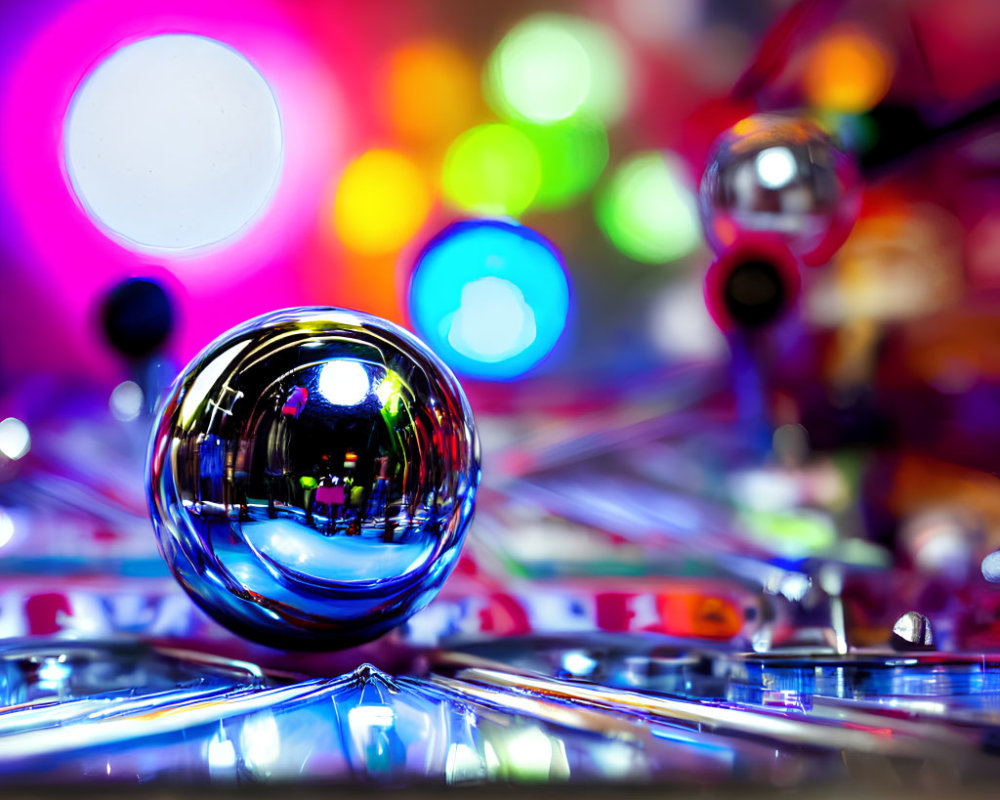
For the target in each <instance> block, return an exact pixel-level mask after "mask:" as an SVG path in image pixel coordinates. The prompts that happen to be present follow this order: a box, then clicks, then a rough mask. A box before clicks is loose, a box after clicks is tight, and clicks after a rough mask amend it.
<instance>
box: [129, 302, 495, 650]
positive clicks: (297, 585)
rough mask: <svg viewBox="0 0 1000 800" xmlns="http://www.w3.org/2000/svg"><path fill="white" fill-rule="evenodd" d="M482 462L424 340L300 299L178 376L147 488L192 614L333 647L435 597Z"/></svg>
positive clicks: (449, 380) (456, 397) (456, 398)
mask: <svg viewBox="0 0 1000 800" xmlns="http://www.w3.org/2000/svg"><path fill="white" fill-rule="evenodd" d="M479 475H480V470H479V444H478V439H477V435H476V428H475V424H474V421H473V418H472V412H471V410H470V408H469V404H468V401H467V400H466V398H465V395H464V394H463V392H462V388H461V387H460V386H459V384H458V381H457V380H456V379H455V377H454V375H452V373H451V371H450V370H449V369H448V368H447V367H446V366H445V365H444V364H443V363H442V362H441V361H440V360H439V359H438V358H437V356H435V355H434V354H433V353H432V352H431V351H430V350H428V348H427V347H426V346H425V345H424V344H423V343H422V342H420V341H419V340H418V339H416V338H415V337H414V336H412V335H411V334H409V333H408V332H406V331H405V330H403V329H402V328H400V327H398V326H396V325H394V324H392V323H390V322H386V321H385V320H381V319H378V318H376V317H373V316H369V315H367V314H361V313H357V312H353V311H344V310H340V309H335V308H297V309H290V310H286V311H278V312H275V313H272V314H267V315H265V316H262V317H258V318H256V319H253V320H250V321H249V322H247V323H245V324H243V325H241V326H239V327H238V328H235V329H233V330H231V331H230V332H229V333H227V334H225V335H224V336H222V337H221V338H219V339H217V340H216V341H215V342H213V343H212V344H211V345H209V346H208V347H207V348H206V349H205V350H204V351H203V352H202V353H201V354H200V355H199V356H198V357H197V358H196V359H195V360H194V361H193V362H191V364H189V365H188V367H187V368H186V369H185V370H184V371H183V372H182V373H181V374H180V376H179V377H178V378H177V380H176V381H175V382H174V384H173V386H172V387H171V388H170V390H169V392H168V394H167V395H166V397H165V398H164V399H163V401H162V403H161V407H160V411H159V414H158V416H157V419H156V421H155V423H154V427H153V432H152V435H151V440H150V446H149V456H148V466H147V491H148V499H149V506H150V512H151V515H152V518H153V525H154V527H155V529H156V535H157V537H158V539H159V545H160V551H161V552H162V554H163V557H164V558H165V559H166V561H167V563H168V564H169V566H170V569H171V571H172V572H173V574H174V576H175V577H176V579H177V580H178V581H179V582H180V584H181V586H183V587H184V589H185V590H186V591H187V592H188V594H189V595H191V597H192V598H193V599H194V600H195V602H196V603H197V604H198V605H199V606H201V607H202V608H203V609H204V610H205V611H206V612H208V613H209V614H210V615H211V616H212V617H214V618H215V619H216V620H218V621H219V622H221V623H222V624H223V625H225V626H227V627H228V628H230V629H231V630H233V631H235V632H237V633H239V634H240V635H242V636H244V637H246V638H248V639H252V640H254V641H257V642H260V643H262V644H265V645H270V646H272V647H280V648H287V649H309V650H334V649H339V648H342V647H348V646H351V645H354V644H357V643H360V642H363V641H367V640H370V639H373V638H375V637H377V636H380V635H381V634H383V633H385V632H386V631H388V630H389V629H391V628H393V627H394V626H396V625H398V624H399V623H401V622H402V621H403V620H405V619H406V618H407V617H409V616H410V615H411V614H413V613H415V612H416V611H419V610H420V609H421V608H423V607H424V606H425V605H427V603H428V602H430V600H431V599H432V598H433V597H434V595H435V594H437V591H438V590H439V589H440V588H441V585H442V584H443V583H444V581H445V579H446V578H447V577H448V575H449V573H450V572H451V570H452V569H453V568H454V566H455V563H456V562H457V560H458V556H459V552H460V550H461V547H462V541H463V539H464V537H465V531H466V528H467V527H468V524H469V520H470V518H471V517H472V510H473V504H474V501H475V495H476V489H477V487H478V484H479Z"/></svg>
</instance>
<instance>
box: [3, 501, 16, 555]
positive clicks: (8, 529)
mask: <svg viewBox="0 0 1000 800" xmlns="http://www.w3.org/2000/svg"><path fill="white" fill-rule="evenodd" d="M13 538H14V520H13V519H11V516H10V514H8V513H7V512H6V511H4V510H3V509H2V508H0V547H5V546H6V545H8V544H9V543H10V540H11V539H13Z"/></svg>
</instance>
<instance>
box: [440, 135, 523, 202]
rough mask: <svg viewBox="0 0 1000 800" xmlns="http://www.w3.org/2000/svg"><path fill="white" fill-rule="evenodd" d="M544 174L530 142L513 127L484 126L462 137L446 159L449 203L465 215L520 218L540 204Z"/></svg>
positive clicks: (443, 188) (443, 186)
mask: <svg viewBox="0 0 1000 800" xmlns="http://www.w3.org/2000/svg"><path fill="white" fill-rule="evenodd" d="M541 180H542V168H541V163H540V161H539V158H538V152H537V150H536V149H535V146H534V145H533V144H532V143H531V140H530V139H529V138H528V137H527V136H526V135H525V134H524V133H522V132H521V131H519V130H517V129H516V128H514V127H513V126H511V125H504V124H501V123H495V124H489V125H480V126H478V127H476V128H472V129H471V130H468V131H466V132H465V133H463V134H462V135H461V136H459V137H458V138H457V139H456V140H455V141H454V142H453V143H452V145H451V147H450V148H449V149H448V152H447V154H446V155H445V160H444V167H443V170H442V175H441V191H442V194H443V195H444V199H445V200H446V201H447V202H448V203H449V204H451V205H452V206H454V207H455V208H458V209H460V210H462V211H466V212H469V213H472V214H480V215H484V216H512V217H513V216H517V215H518V214H520V213H521V212H523V211H524V210H525V209H526V208H527V207H528V206H529V205H530V204H531V201H532V200H534V199H535V195H536V194H537V193H538V189H539V187H540V186H541Z"/></svg>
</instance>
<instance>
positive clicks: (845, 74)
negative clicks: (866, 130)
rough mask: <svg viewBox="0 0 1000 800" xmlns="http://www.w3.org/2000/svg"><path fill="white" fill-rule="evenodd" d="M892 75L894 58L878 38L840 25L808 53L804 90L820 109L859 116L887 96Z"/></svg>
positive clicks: (856, 28) (809, 99)
mask: <svg viewBox="0 0 1000 800" xmlns="http://www.w3.org/2000/svg"><path fill="white" fill-rule="evenodd" d="M892 75H893V63H892V58H891V56H890V54H889V53H888V51H887V50H886V49H885V48H884V47H883V46H882V45H881V44H880V43H879V42H878V41H877V40H876V39H874V38H873V37H872V36H871V35H870V34H868V33H866V32H865V31H864V30H862V29H861V28H858V27H856V26H854V25H838V26H836V27H834V28H832V29H831V30H830V31H828V32H827V33H826V34H825V35H824V36H823V37H822V38H821V39H820V40H819V41H818V42H817V43H816V44H815V45H814V46H813V48H812V49H811V50H810V51H809V55H808V58H807V61H806V66H805V73H804V75H803V90H804V92H805V95H806V99H807V100H808V101H809V102H810V103H811V104H812V105H814V106H816V107H817V108H820V109H824V110H827V111H840V112H843V113H848V114H859V113H861V112H864V111H868V110H869V109H871V108H872V107H873V106H874V105H875V104H876V103H878V102H879V101H880V100H881V99H882V98H883V97H885V95H886V93H887V92H888V91H889V86H890V84H891V83H892Z"/></svg>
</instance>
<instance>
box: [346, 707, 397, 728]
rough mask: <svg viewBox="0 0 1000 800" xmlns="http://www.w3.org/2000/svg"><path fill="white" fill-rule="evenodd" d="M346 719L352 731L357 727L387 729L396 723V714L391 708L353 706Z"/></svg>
mask: <svg viewBox="0 0 1000 800" xmlns="http://www.w3.org/2000/svg"><path fill="white" fill-rule="evenodd" d="M347 717H348V724H349V725H350V726H351V729H352V730H354V729H355V727H358V726H360V727H362V728H370V727H372V726H376V727H379V728H388V727H390V726H391V725H392V724H393V723H394V722H395V721H396V712H395V711H393V710H392V706H355V707H354V708H352V709H351V710H350V711H348V712H347Z"/></svg>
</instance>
